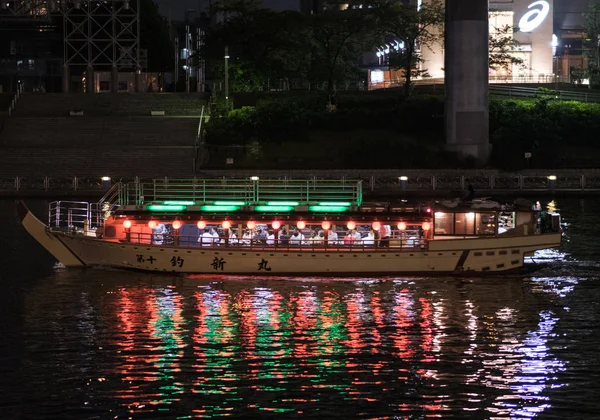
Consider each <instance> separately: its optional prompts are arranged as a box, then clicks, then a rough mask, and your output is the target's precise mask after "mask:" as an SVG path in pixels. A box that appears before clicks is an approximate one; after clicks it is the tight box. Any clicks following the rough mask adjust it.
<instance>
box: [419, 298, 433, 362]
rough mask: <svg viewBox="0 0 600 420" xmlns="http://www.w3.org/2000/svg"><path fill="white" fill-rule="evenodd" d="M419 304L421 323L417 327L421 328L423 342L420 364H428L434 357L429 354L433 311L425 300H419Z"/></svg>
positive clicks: (431, 346)
mask: <svg viewBox="0 0 600 420" xmlns="http://www.w3.org/2000/svg"><path fill="white" fill-rule="evenodd" d="M419 303H421V322H420V323H419V325H420V326H421V331H422V333H421V335H422V336H423V340H422V341H421V349H422V350H423V358H422V359H421V362H427V363H430V362H433V361H434V360H435V357H434V356H433V355H432V354H431V351H432V349H433V329H432V328H431V324H432V321H433V310H432V305H431V302H429V301H428V300H427V299H425V298H419Z"/></svg>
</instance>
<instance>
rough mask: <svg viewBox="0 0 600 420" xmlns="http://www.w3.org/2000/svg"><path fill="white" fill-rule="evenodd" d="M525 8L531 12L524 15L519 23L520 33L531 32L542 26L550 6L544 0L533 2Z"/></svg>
mask: <svg viewBox="0 0 600 420" xmlns="http://www.w3.org/2000/svg"><path fill="white" fill-rule="evenodd" d="M527 8H528V9H531V10H529V12H527V13H525V14H524V15H523V17H522V18H521V20H520V21H519V30H520V31H521V32H532V31H533V30H534V29H535V28H537V27H538V26H540V25H541V24H542V22H543V21H544V19H546V17H547V16H548V13H550V4H549V3H548V2H547V1H545V0H539V1H536V2H533V3H531V4H530V5H529V6H528V7H527Z"/></svg>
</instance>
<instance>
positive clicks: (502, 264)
mask: <svg viewBox="0 0 600 420" xmlns="http://www.w3.org/2000/svg"><path fill="white" fill-rule="evenodd" d="M21 219H22V223H23V226H24V227H25V229H26V230H27V231H28V232H29V233H30V234H31V235H32V236H33V237H34V238H35V239H37V240H38V242H39V243H40V244H41V245H42V246H43V247H44V248H46V249H47V250H48V251H49V252H50V253H51V254H52V255H53V256H54V257H55V258H56V259H58V260H59V261H60V262H61V263H62V264H64V265H65V266H66V267H89V266H103V267H114V268H126V269H137V270H144V271H151V272H175V273H194V274H247V275H261V276H263V275H299V274H313V275H339V276H348V275H355V274H363V275H365V274H371V275H372V274H375V275H377V274H379V275H395V274H428V273H440V274H441V273H452V274H469V273H485V272H501V271H508V270H515V269H519V268H521V267H522V266H523V263H524V257H525V256H526V255H531V254H533V252H535V251H536V250H539V249H547V248H556V247H558V246H559V245H560V241H561V234H560V233H553V234H545V235H531V236H522V237H494V238H479V239H478V238H475V239H448V240H435V241H430V242H429V245H428V249H426V250H406V249H402V250H401V249H399V248H389V249H388V248H385V249H384V248H379V249H377V248H372V249H369V250H363V249H350V248H330V249H324V248H321V249H311V248H308V247H295V248H287V247H285V248H283V247H278V248H276V247H264V248H254V247H252V248H250V247H248V248H244V247H177V246H162V245H143V244H131V243H121V242H110V241H105V240H102V239H97V238H92V237H88V236H84V235H75V234H69V233H64V232H56V231H51V230H50V229H49V228H48V227H46V226H45V225H44V224H43V223H42V222H41V221H40V220H38V219H37V218H36V217H35V216H34V215H33V214H32V213H31V212H29V211H28V210H27V209H26V208H25V207H24V206H22V207H21Z"/></svg>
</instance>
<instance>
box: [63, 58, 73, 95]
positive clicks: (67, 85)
mask: <svg viewBox="0 0 600 420" xmlns="http://www.w3.org/2000/svg"><path fill="white" fill-rule="evenodd" d="M62 91H63V93H69V92H70V91H71V71H70V69H69V66H68V65H67V64H63V71H62Z"/></svg>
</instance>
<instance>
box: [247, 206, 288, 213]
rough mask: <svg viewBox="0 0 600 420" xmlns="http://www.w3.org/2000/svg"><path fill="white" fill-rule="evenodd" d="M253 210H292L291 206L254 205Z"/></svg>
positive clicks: (281, 211) (278, 211)
mask: <svg viewBox="0 0 600 420" xmlns="http://www.w3.org/2000/svg"><path fill="white" fill-rule="evenodd" d="M254 210H255V211H260V212H265V213H287V212H290V211H292V210H294V207H293V206H256V207H254Z"/></svg>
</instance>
